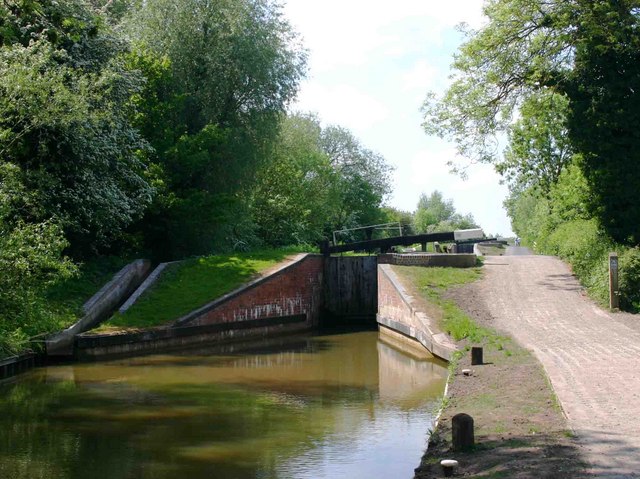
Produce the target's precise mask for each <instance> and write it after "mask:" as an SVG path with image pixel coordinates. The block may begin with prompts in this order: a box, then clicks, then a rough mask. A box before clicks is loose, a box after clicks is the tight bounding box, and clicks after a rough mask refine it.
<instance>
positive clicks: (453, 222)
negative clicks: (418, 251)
mask: <svg viewBox="0 0 640 479" xmlns="http://www.w3.org/2000/svg"><path fill="white" fill-rule="evenodd" d="M477 226H478V225H477V224H476V222H475V220H474V219H473V215H472V214H471V213H468V214H466V215H462V214H460V213H457V212H456V208H455V206H454V205H453V200H452V199H450V198H449V199H445V198H444V196H443V194H442V193H441V192H440V191H438V190H435V191H433V192H432V193H431V194H430V195H426V194H425V193H422V194H421V195H420V199H419V200H418V207H417V209H416V212H415V214H414V217H413V228H414V230H415V231H416V232H417V233H433V232H438V231H453V230H457V229H469V228H476V227H477Z"/></svg>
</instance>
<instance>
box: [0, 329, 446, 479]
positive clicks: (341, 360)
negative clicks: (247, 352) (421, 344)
mask: <svg viewBox="0 0 640 479" xmlns="http://www.w3.org/2000/svg"><path fill="white" fill-rule="evenodd" d="M376 338H377V336H376V333H365V334H364V335H362V334H355V335H343V336H335V337H334V336H332V337H323V338H322V339H321V340H316V339H312V340H310V343H316V344H317V345H319V347H311V348H310V349H309V348H307V349H305V348H301V349H302V350H303V351H304V352H298V353H293V352H292V351H291V350H288V351H284V352H282V351H281V352H276V353H273V354H266V353H265V354H258V355H252V356H234V357H229V356H227V357H225V358H222V359H223V361H222V362H217V363H216V362H212V364H206V362H205V365H204V366H194V364H193V362H192V361H191V360H189V361H188V362H187V363H186V365H185V364H184V363H182V364H181V363H180V362H177V363H176V362H174V361H173V360H169V361H168V362H166V363H165V362H164V361H161V360H158V361H157V362H154V360H152V359H151V358H148V359H144V358H139V360H132V361H130V362H128V363H127V362H115V363H105V364H96V365H76V366H74V367H67V368H52V369H50V370H49V371H50V372H52V373H54V374H49V376H48V377H47V372H46V371H47V370H38V371H36V372H34V373H33V374H31V375H28V376H24V377H23V378H21V379H20V380H19V381H17V382H15V383H13V384H5V385H4V386H1V387H0V397H2V398H3V399H2V401H0V477H11V478H15V479H22V478H25V479H26V478H27V477H28V478H32V477H46V478H51V479H58V478H84V477H91V478H92V479H96V478H97V479H100V478H105V479H106V478H109V479H112V478H151V477H153V478H160V479H162V478H169V477H177V476H180V477H189V478H196V479H197V478H200V477H202V478H205V477H206V478H208V479H209V478H216V477H221V478H228V477H234V478H241V479H242V478H245V477H246V478H254V477H277V473H276V472H275V471H276V469H277V466H278V464H281V463H282V461H286V460H287V459H290V458H293V457H297V456H300V455H301V454H303V453H305V452H306V451H310V450H312V449H314V448H316V447H317V445H318V444H320V443H326V441H333V440H335V438H341V439H340V440H343V441H347V442H348V438H349V437H351V435H353V434H355V432H354V431H358V430H359V429H362V426H363V425H365V424H366V423H367V422H368V421H371V420H373V419H375V416H376V412H375V411H376V410H377V408H379V405H378V375H379V374H380V377H381V378H383V379H384V381H387V380H388V375H389V374H391V373H393V377H394V378H395V377H396V375H398V377H399V376H400V375H405V377H406V378H409V379H410V378H411V375H413V374H422V373H423V372H424V371H423V369H420V368H425V367H426V365H418V366H416V365H415V364H414V362H415V361H414V362H411V361H409V362H408V363H407V362H405V363H403V362H402V361H403V360H402V358H401V356H402V355H401V354H400V353H398V352H397V351H395V350H392V349H390V348H387V347H386V346H385V347H383V348H381V346H379V347H378V349H376V348H375V347H374V345H375V344H376ZM314 348H315V349H314ZM385 348H387V349H388V350H387V349H385ZM311 350H313V351H315V352H314V353H311V352H310V351H311ZM381 351H382V352H381ZM296 355H297V359H296V358H295V356H296ZM397 355H400V356H397ZM379 358H380V359H379ZM255 361H257V363H256V364H257V365H258V366H255V365H254V366H253V367H252V366H251V364H252V362H255ZM379 361H380V368H379V367H378V362H379ZM167 363H174V364H169V365H167ZM176 364H177V365H176ZM407 364H408V365H409V367H408V366H407ZM416 368H417V369H416ZM379 369H381V370H382V369H388V371H387V372H384V373H383V372H380V373H379V372H378V370H379ZM216 372H217V373H220V374H222V376H223V377H224V378H225V381H227V382H226V383H224V382H223V383H218V382H216V381H215V374H214V373H216ZM249 372H251V374H253V376H250V377H249V378H247V376H246V374H248V373H249ZM232 373H235V374H236V378H235V381H232V380H231V374H232ZM196 379H197V380H196ZM410 380H412V379H410ZM420 384H422V379H421V380H420ZM440 394H441V392H440V391H439V392H437V393H436V397H439V396H440ZM423 400H424V399H423ZM345 438H346V439H345Z"/></svg>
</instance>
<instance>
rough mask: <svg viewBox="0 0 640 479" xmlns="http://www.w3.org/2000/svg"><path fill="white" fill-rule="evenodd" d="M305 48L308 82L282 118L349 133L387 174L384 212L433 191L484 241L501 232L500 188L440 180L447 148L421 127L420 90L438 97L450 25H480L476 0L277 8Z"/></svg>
mask: <svg viewBox="0 0 640 479" xmlns="http://www.w3.org/2000/svg"><path fill="white" fill-rule="evenodd" d="M283 2H284V4H285V8H284V12H285V15H286V16H287V18H288V19H289V21H290V22H291V24H292V25H293V26H294V28H295V29H296V30H297V31H298V32H299V33H300V34H301V36H302V37H303V41H304V44H305V46H306V48H307V49H308V50H309V67H310V68H309V74H308V78H307V80H306V81H305V82H303V84H302V87H301V90H300V93H299V96H298V101H297V102H296V104H295V105H293V106H292V108H291V109H292V110H294V111H296V110H299V111H305V112H306V111H311V112H316V113H318V115H319V116H320V119H321V120H322V121H323V123H324V124H325V125H326V124H338V125H340V126H343V127H346V128H348V129H349V130H351V131H352V132H353V133H354V134H355V135H356V136H357V137H358V138H359V139H360V141H361V142H362V143H363V145H364V146H365V147H367V148H369V149H371V150H374V151H376V152H378V153H380V154H382V155H383V156H384V157H385V158H386V160H387V161H388V162H389V163H390V164H392V165H393V166H394V167H395V168H396V170H395V173H394V182H393V183H394V184H393V189H394V193H393V195H392V197H391V198H390V200H389V202H388V203H389V205H390V206H394V207H396V208H400V209H402V210H407V211H414V210H415V208H416V205H417V203H418V198H419V196H420V193H423V192H424V193H431V192H432V191H433V190H440V191H442V192H443V194H444V196H445V198H451V199H453V201H454V204H455V207H456V210H457V211H458V212H459V213H463V214H466V213H472V214H473V216H474V217H475V219H476V221H477V222H478V223H479V224H480V225H481V226H482V227H483V228H484V230H485V232H486V233H491V234H496V233H500V234H503V235H508V234H511V225H510V222H509V219H508V218H507V216H506V213H505V211H504V209H503V207H502V202H503V200H504V198H505V197H506V195H507V189H506V187H504V186H502V185H500V184H499V177H498V175H497V174H496V173H495V172H494V171H493V168H492V167H490V166H477V165H476V166H473V167H471V169H470V170H469V178H468V179H467V180H464V181H463V180H461V179H460V178H458V177H457V176H455V175H452V174H449V172H448V168H447V166H446V162H447V160H448V159H451V158H452V157H454V156H455V148H454V146H453V145H451V144H448V143H446V142H444V141H442V140H439V139H438V138H435V137H428V136H427V135H426V134H425V133H424V131H423V129H422V127H421V126H420V124H421V122H422V115H421V114H420V106H421V105H422V102H423V101H424V99H425V96H426V93H427V92H428V91H429V90H433V91H436V92H442V91H444V90H445V88H446V86H447V84H448V76H449V72H450V70H449V66H450V64H451V62H452V59H453V54H454V53H455V52H456V50H457V48H458V46H459V45H460V43H461V41H462V35H461V34H460V33H459V32H458V31H457V30H456V28H455V27H456V25H458V24H459V23H461V22H466V23H467V24H469V25H471V26H475V27H477V26H479V25H481V24H482V21H483V20H482V0H445V1H441V0H438V1H435V0H398V1H396V2H389V1H388V0H384V1H383V0H283Z"/></svg>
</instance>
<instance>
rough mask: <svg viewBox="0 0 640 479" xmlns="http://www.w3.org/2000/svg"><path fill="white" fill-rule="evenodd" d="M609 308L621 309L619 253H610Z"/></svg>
mask: <svg viewBox="0 0 640 479" xmlns="http://www.w3.org/2000/svg"><path fill="white" fill-rule="evenodd" d="M609 307H610V308H611V309H618V308H619V307H620V296H619V295H618V254H617V253H609Z"/></svg>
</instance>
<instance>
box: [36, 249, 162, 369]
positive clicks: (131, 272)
mask: <svg viewBox="0 0 640 479" xmlns="http://www.w3.org/2000/svg"><path fill="white" fill-rule="evenodd" d="M150 269H151V262H150V261H149V260H146V259H138V260H136V261H134V262H133V263H130V264H128V265H127V266H125V267H124V268H122V269H121V270H120V271H119V272H118V273H116V274H115V276H114V277H113V279H112V280H111V281H109V282H108V283H107V284H105V285H104V286H103V287H102V289H100V291H98V292H97V293H96V294H94V295H93V296H92V297H91V299H89V301H87V302H86V303H85V304H84V306H83V307H82V309H83V312H84V316H83V317H82V318H80V320H79V321H77V322H76V323H74V324H73V325H72V326H70V327H69V328H67V329H65V330H64V331H61V332H59V333H56V334H54V335H52V336H50V337H48V338H47V339H46V340H45V345H46V350H47V355H49V356H69V355H71V354H73V341H74V338H75V336H76V335H78V334H80V333H82V332H84V331H88V330H89V329H92V328H94V327H95V326H97V325H98V324H99V323H100V322H102V321H104V320H105V319H107V318H109V317H110V316H111V314H113V312H114V311H115V309H116V308H117V307H118V306H119V305H120V304H122V302H123V301H125V299H126V298H127V297H128V296H129V295H130V294H131V293H132V292H133V291H135V289H136V288H137V287H138V286H139V285H140V283H142V281H143V280H144V279H145V277H146V276H147V274H148V273H149V270H150Z"/></svg>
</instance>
